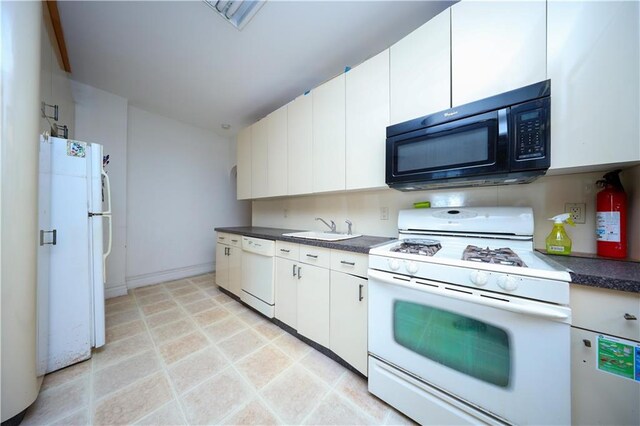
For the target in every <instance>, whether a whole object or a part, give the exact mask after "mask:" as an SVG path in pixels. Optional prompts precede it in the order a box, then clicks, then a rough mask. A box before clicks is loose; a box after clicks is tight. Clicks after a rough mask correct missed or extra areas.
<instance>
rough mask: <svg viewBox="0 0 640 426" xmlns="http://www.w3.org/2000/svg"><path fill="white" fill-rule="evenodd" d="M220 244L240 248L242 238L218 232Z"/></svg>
mask: <svg viewBox="0 0 640 426" xmlns="http://www.w3.org/2000/svg"><path fill="white" fill-rule="evenodd" d="M217 241H218V242H219V243H221V244H228V245H230V246H234V247H241V246H242V236H241V235H237V234H228V233H226V232H218V240H217Z"/></svg>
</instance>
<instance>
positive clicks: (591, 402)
mask: <svg viewBox="0 0 640 426" xmlns="http://www.w3.org/2000/svg"><path fill="white" fill-rule="evenodd" d="M587 344H589V345H590V346H587ZM597 346H598V333H597V332H596V333H594V332H591V331H587V330H581V329H579V328H573V327H572V328H571V423H573V424H575V425H638V424H640V404H638V401H640V386H639V383H638V382H637V381H634V380H631V379H626V378H623V377H620V376H616V375H613V374H610V373H605V372H603V371H601V370H598V365H597V362H598V359H597V350H598V347H597Z"/></svg>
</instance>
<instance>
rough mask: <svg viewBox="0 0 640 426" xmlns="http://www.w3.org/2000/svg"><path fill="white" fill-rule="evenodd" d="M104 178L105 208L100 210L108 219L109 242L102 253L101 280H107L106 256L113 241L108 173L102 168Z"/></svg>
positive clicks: (109, 252)
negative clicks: (106, 201)
mask: <svg viewBox="0 0 640 426" xmlns="http://www.w3.org/2000/svg"><path fill="white" fill-rule="evenodd" d="M100 174H101V175H102V177H103V178H104V183H105V189H106V195H107V196H106V198H107V200H108V203H107V206H108V208H107V210H106V211H103V212H102V216H103V217H106V218H107V220H108V221H109V242H108V244H107V251H106V252H105V253H104V254H103V255H102V282H105V283H106V282H107V256H109V255H110V254H111V245H112V243H113V221H112V218H111V182H109V175H108V174H106V173H105V171H104V170H102V171H101V172H100Z"/></svg>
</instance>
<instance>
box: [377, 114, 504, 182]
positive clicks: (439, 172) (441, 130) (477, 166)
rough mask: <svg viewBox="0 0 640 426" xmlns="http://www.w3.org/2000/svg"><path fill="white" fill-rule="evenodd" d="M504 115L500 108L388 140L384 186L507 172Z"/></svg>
mask: <svg viewBox="0 0 640 426" xmlns="http://www.w3.org/2000/svg"><path fill="white" fill-rule="evenodd" d="M507 115H508V110H507V109H502V110H498V111H492V112H488V113H484V114H480V115H477V116H473V117H469V118H464V119H461V120H457V121H453V122H450V123H444V124H440V125H436V126H431V127H427V128H421V129H419V130H415V131H412V132H408V133H404V134H401V135H397V136H393V137H390V138H388V139H387V148H386V151H387V152H386V182H387V184H388V185H391V186H393V185H394V184H396V185H397V184H402V183H410V182H425V181H431V180H438V179H453V178H466V177H472V176H482V175H488V174H496V173H502V172H504V173H506V172H508V171H509V136H508V117H507Z"/></svg>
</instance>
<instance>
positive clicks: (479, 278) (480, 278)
mask: <svg viewBox="0 0 640 426" xmlns="http://www.w3.org/2000/svg"><path fill="white" fill-rule="evenodd" d="M471 282H472V283H474V284H475V285H477V286H478V287H482V286H483V285H486V284H487V283H488V282H489V273H487V272H485V271H478V270H475V271H473V272H471Z"/></svg>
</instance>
